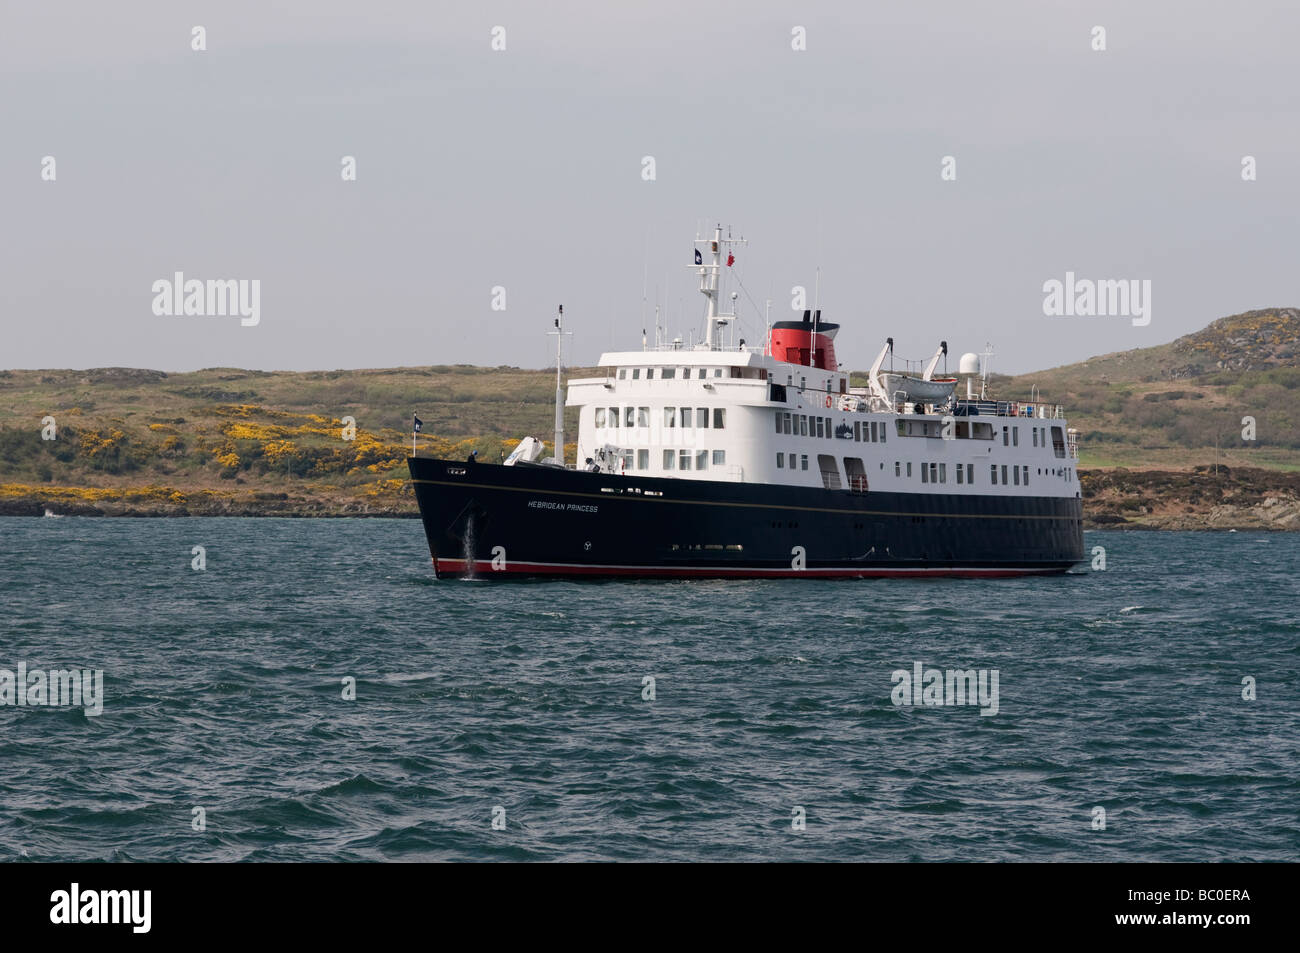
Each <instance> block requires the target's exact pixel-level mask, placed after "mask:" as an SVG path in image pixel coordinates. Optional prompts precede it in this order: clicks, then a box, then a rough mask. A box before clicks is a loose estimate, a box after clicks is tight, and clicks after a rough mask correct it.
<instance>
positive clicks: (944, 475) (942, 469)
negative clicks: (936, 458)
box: [939, 463, 948, 483]
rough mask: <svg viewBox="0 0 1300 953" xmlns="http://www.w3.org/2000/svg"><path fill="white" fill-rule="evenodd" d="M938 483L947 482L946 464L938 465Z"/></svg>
mask: <svg viewBox="0 0 1300 953" xmlns="http://www.w3.org/2000/svg"><path fill="white" fill-rule="evenodd" d="M939 482H940V483H947V482H948V464H946V463H941V464H939Z"/></svg>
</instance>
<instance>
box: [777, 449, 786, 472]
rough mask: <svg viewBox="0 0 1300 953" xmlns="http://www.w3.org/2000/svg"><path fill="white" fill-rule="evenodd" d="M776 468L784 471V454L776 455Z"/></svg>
mask: <svg viewBox="0 0 1300 953" xmlns="http://www.w3.org/2000/svg"><path fill="white" fill-rule="evenodd" d="M776 468H777V469H778V470H784V469H785V454H784V453H778V454H777V455H776Z"/></svg>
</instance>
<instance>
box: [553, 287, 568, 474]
mask: <svg viewBox="0 0 1300 953" xmlns="http://www.w3.org/2000/svg"><path fill="white" fill-rule="evenodd" d="M547 333H548V334H554V335H555V462H556V463H558V464H559V465H560V466H564V384H563V379H562V378H561V374H562V372H563V368H564V336H565V335H566V334H567V335H569V336H570V337H572V335H573V332H572V331H566V330H564V305H560V308H559V314H557V315H556V317H555V330H554V331H548V332H547Z"/></svg>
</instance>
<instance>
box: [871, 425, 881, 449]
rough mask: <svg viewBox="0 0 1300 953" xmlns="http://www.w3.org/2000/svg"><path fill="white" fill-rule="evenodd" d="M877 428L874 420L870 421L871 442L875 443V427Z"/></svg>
mask: <svg viewBox="0 0 1300 953" xmlns="http://www.w3.org/2000/svg"><path fill="white" fill-rule="evenodd" d="M877 426H879V425H878V424H877V423H876V422H875V421H874V420H873V421H871V442H872V443H875V442H876V427H877Z"/></svg>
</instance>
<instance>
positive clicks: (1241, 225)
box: [0, 0, 1300, 372]
mask: <svg viewBox="0 0 1300 953" xmlns="http://www.w3.org/2000/svg"><path fill="white" fill-rule="evenodd" d="M0 3H2V4H3V6H0V10H3V13H2V14H0V130H2V132H0V217H2V219H3V223H4V249H3V252H4V254H3V257H2V259H0V321H3V334H0V367H88V366H102V365H128V366H137V367H154V368H160V369H164V370H191V369H195V368H199V367H208V366H214V365H231V366H241V367H256V368H265V369H308V368H336V367H382V366H391V365H398V364H407V365H409V364H442V363H460V362H465V363H475V364H486V365H496V364H517V365H522V366H533V367H539V366H544V365H545V364H546V363H548V362H549V360H550V359H551V354H552V350H553V344H552V339H550V338H547V337H546V334H545V332H546V331H547V330H549V328H550V324H551V317H552V314H553V312H554V308H555V305H556V304H557V303H560V302H563V304H564V306H565V313H566V316H567V318H568V322H569V326H570V328H571V329H572V330H574V331H575V332H576V334H575V337H574V339H573V353H572V355H571V356H570V360H571V361H572V362H574V363H591V362H594V360H595V359H596V357H597V355H598V354H599V353H600V351H602V350H607V349H609V348H610V347H611V346H613V347H617V348H620V349H623V348H626V349H633V348H636V347H639V346H640V340H641V328H642V327H643V326H647V325H649V323H650V322H651V321H652V317H651V315H652V314H653V306H654V299H655V296H656V294H658V297H659V299H660V301H661V302H663V303H664V304H665V305H666V306H667V308H668V319H667V323H668V325H669V327H670V329H671V330H672V331H673V332H674V333H682V334H683V335H685V334H686V333H688V332H689V331H691V330H693V329H694V330H696V333H697V336H698V333H699V329H701V328H702V321H701V313H702V312H701V307H702V299H701V298H700V295H699V294H698V292H696V291H695V290H694V288H695V283H694V279H693V277H692V275H691V274H690V272H689V270H688V269H687V268H686V267H684V266H685V265H686V264H687V263H688V262H689V260H690V257H689V256H690V254H691V240H692V239H693V238H694V237H695V232H696V228H697V226H700V225H704V226H707V225H710V224H711V223H714V222H722V223H724V224H732V225H734V226H735V227H736V229H737V230H738V231H740V232H743V233H744V235H745V236H746V237H747V238H748V239H750V241H751V245H750V246H749V247H748V248H747V249H743V250H741V251H740V252H738V254H737V257H738V261H737V271H738V273H739V274H740V276H741V278H742V279H743V281H744V283H745V285H746V288H747V289H748V291H749V293H750V294H751V295H752V296H753V298H755V299H756V300H757V301H758V302H759V304H760V305H761V304H762V302H763V301H764V300H765V299H766V298H769V297H770V298H771V299H773V307H772V313H773V317H774V319H779V318H784V317H789V316H790V315H791V311H790V288H791V287H792V286H793V285H797V284H798V285H805V286H807V288H808V290H809V294H810V295H811V294H812V290H813V285H814V281H815V269H816V268H817V266H818V264H820V266H821V296H820V305H821V308H822V310H823V314H824V317H825V318H826V319H827V320H833V321H838V322H840V323H841V325H842V330H841V332H840V336H839V339H838V342H837V343H838V351H839V356H840V359H841V361H842V362H843V363H845V364H847V365H848V366H851V367H855V368H863V367H865V366H867V365H868V364H869V363H870V361H871V359H872V357H874V355H875V352H876V351H877V350H878V349H879V347H880V344H881V342H882V341H883V339H884V338H885V337H886V336H892V337H893V338H894V339H895V341H896V342H897V351H898V353H899V354H900V356H904V357H918V358H919V357H924V356H928V355H929V354H930V353H931V352H932V351H933V349H934V347H935V344H936V343H937V341H938V339H940V338H946V339H947V340H948V341H949V343H950V345H951V349H952V351H953V353H954V354H959V353H961V352H962V351H965V350H982V348H983V345H984V343H985V342H986V341H991V342H992V343H993V345H994V347H995V349H996V351H997V353H998V355H999V357H998V358H997V360H996V361H995V369H997V370H1002V371H1016V372H1018V371H1027V370H1033V369H1036V368H1040V367H1047V366H1053V365H1057V364H1062V363H1068V362H1071V361H1075V360H1078V359H1080V358H1083V357H1085V356H1088V355H1090V354H1095V353H1100V352H1104V351H1111V350H1119V349H1124V348H1129V347H1139V346H1145V345H1149V344H1156V343H1161V342H1163V341H1168V340H1171V339H1173V338H1174V337H1177V336H1178V335H1180V334H1184V333H1186V332H1188V331H1192V330H1195V329H1197V328H1200V327H1202V326H1203V325H1205V324H1206V323H1208V322H1209V321H1211V320H1213V319H1214V318H1217V317H1220V316H1222V315H1224V314H1230V313H1234V312H1238V311H1243V310H1248V309H1251V308H1259V307H1267V306H1274V305H1278V306H1288V305H1290V306H1294V305H1296V304H1298V303H1300V294H1298V293H1297V291H1296V288H1295V276H1296V265H1295V258H1296V247H1297V242H1296V238H1295V220H1296V217H1297V216H1296V212H1297V198H1298V197H1300V184H1298V183H1300V122H1297V119H1298V118H1300V108H1298V107H1300V84H1297V83H1296V82H1295V79H1294V50H1295V49H1296V47H1297V32H1298V31H1297V27H1300V9H1297V8H1296V7H1294V6H1293V5H1291V4H1287V3H1283V2H1277V3H1264V2H1253V3H1220V4H1198V3H1142V4H1133V3H1045V2H1042V0H1037V2H1001V3H988V4H977V3H969V2H942V3H939V2H936V3H912V4H883V3H882V4H877V3H872V4H859V3H847V2H845V3H815V4H795V3H779V2H767V0H763V2H707V3H702V2H699V0H691V2H679V0H656V2H654V3H637V4H626V3H613V2H609V0H605V2H592V3H559V4H550V3H548V4H541V3H493V4H471V3H466V4H456V5H452V4H445V3H437V2H434V3H373V2H371V3H350V2H348V3H345V2H337V0H326V2H313V3H305V2H303V3H278V4H276V5H275V6H274V8H272V9H264V8H265V7H267V6H268V5H265V4H260V3H239V2H225V0H223V2H220V3H216V2H214V3H175V2H148V3H126V4H111V5H110V4H102V3H98V2H94V3H91V2H81V3H69V4H62V3H49V4H29V3H19V2H17V0H0ZM196 24H200V25H203V26H204V27H205V28H206V30H207V46H208V49H207V51H206V52H202V53H197V52H192V51H191V50H190V30H191V27H192V26H194V25H196ZM495 25H501V26H504V27H505V28H506V31H507V32H506V42H507V49H506V50H505V51H504V52H493V51H492V50H491V49H490V41H491V35H490V31H491V29H492V27H493V26H495ZM796 25H800V26H804V27H805V28H806V30H807V47H808V48H807V50H806V51H803V52H795V51H792V49H791V29H792V28H793V27H794V26H796ZM1094 25H1101V26H1104V27H1105V28H1106V31H1107V38H1106V39H1107V46H1108V49H1107V50H1106V51H1105V52H1100V53H1099V52H1094V51H1093V50H1092V49H1091V34H1090V31H1091V29H1092V27H1093V26H1094ZM46 155H52V156H54V157H55V159H56V161H57V175H58V177H57V180H56V181H55V182H52V183H51V182H43V181H41V178H40V171H41V159H42V157H43V156H46ZM344 155H354V156H355V157H356V160H357V173H358V176H357V181H355V182H344V181H342V180H341V178H340V159H341V157H342V156H344ZM645 155H651V156H654V157H655V160H656V166H657V176H658V178H657V181H654V182H645V181H642V179H641V157H642V156H645ZM945 155H953V156H955V157H956V160H957V180H956V181H955V182H944V181H941V180H940V175H939V172H940V161H941V158H942V157H943V156H945ZM1245 155H1253V156H1255V157H1256V159H1257V162H1258V181H1255V182H1243V181H1242V178H1241V159H1242V157H1243V156H1245ZM178 270H179V271H183V272H184V273H185V275H186V277H189V278H246V279H260V280H261V284H262V302H261V312H262V315H261V323H260V325H258V326H257V327H252V328H245V327H241V326H240V323H239V320H238V318H221V317H158V316H155V315H154V314H153V312H152V310H151V303H152V300H153V295H152V292H151V290H150V289H151V285H152V283H153V282H154V281H155V280H156V279H159V278H164V277H170V276H171V275H172V273H173V272H174V271H178ZM1067 270H1069V271H1074V272H1076V273H1077V274H1078V275H1079V276H1080V277H1087V278H1098V279H1100V278H1137V279H1151V281H1152V283H1153V302H1152V303H1153V309H1152V321H1151V324H1150V325H1149V326H1147V327H1141V328H1139V327H1133V326H1132V324H1131V322H1130V321H1129V320H1128V319H1127V318H1115V317H1091V318H1079V317H1075V318H1048V317H1044V315H1043V311H1042V302H1043V291H1042V285H1043V282H1045V281H1047V280H1049V279H1052V278H1057V279H1061V278H1064V275H1065V272H1066V271H1067ZM646 272H648V275H649V299H650V300H649V302H648V303H647V304H646V305H644V306H643V302H642V288H643V275H644V274H646ZM496 285H500V286H504V287H505V288H506V293H507V310H506V311H505V312H494V311H492V310H491V308H490V303H491V289H492V288H493V286H496ZM741 304H742V306H747V305H748V302H746V301H745V300H744V299H742V302H741ZM643 307H644V309H645V314H646V317H645V319H644V321H643V318H642V314H643ZM683 309H684V315H683ZM744 313H745V314H746V318H747V327H746V328H745V329H744V330H742V334H744V335H745V336H746V337H747V338H749V339H750V340H751V341H754V340H757V339H758V338H759V336H760V334H761V326H762V320H763V319H762V315H761V312H758V311H755V310H754V309H753V308H752V307H748V308H745V309H744Z"/></svg>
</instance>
